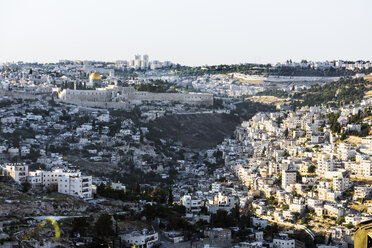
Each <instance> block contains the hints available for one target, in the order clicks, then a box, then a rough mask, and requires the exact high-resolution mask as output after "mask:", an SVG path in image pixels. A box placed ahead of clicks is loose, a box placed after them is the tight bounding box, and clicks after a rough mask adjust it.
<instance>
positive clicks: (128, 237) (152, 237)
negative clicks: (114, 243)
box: [119, 230, 159, 248]
mask: <svg viewBox="0 0 372 248" xmlns="http://www.w3.org/2000/svg"><path fill="white" fill-rule="evenodd" d="M119 236H120V238H121V240H122V241H124V242H126V243H127V244H129V245H135V246H136V247H138V248H151V247H153V245H154V244H155V243H156V242H157V241H158V239H159V236H158V233H157V232H147V230H144V231H142V232H139V231H134V232H130V233H124V234H119Z"/></svg>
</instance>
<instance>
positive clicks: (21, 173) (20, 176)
mask: <svg viewBox="0 0 372 248" xmlns="http://www.w3.org/2000/svg"><path fill="white" fill-rule="evenodd" d="M5 173H6V174H7V175H9V176H10V177H11V178H13V179H14V181H16V182H17V183H22V182H25V181H26V179H27V175H28V165H24V164H20V163H17V164H7V165H6V166H5Z"/></svg>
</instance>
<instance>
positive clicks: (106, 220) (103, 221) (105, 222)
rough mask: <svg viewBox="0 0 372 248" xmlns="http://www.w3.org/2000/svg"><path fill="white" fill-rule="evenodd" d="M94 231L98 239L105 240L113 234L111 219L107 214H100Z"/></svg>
mask: <svg viewBox="0 0 372 248" xmlns="http://www.w3.org/2000/svg"><path fill="white" fill-rule="evenodd" d="M94 231H95V233H96V235H97V236H98V237H99V238H105V237H108V236H111V235H113V234H114V230H113V229H112V219H111V216H110V215H109V214H108V213H102V214H101V215H100V216H99V218H98V220H97V221H96V223H95V225H94Z"/></svg>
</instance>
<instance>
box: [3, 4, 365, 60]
mask: <svg viewBox="0 0 372 248" xmlns="http://www.w3.org/2000/svg"><path fill="white" fill-rule="evenodd" d="M371 11H372V1H371V0H311V1H305V0H255V1H251V0H225V1H220V0H117V1H114V0H100V1H98V0H23V1H22V0H0V32H1V33H0V62H10V61H20V60H23V61H38V62H53V61H58V60H59V59H81V60H85V59H88V60H105V61H115V60H118V59H127V60H128V59H132V57H133V55H134V54H137V53H139V54H149V56H150V59H158V60H161V61H163V60H171V61H172V62H177V63H181V64H186V65H204V64H222V63H225V64H232V63H245V62H257V63H267V62H277V61H284V60H286V59H289V58H291V59H294V60H301V59H310V60H327V59H328V60H333V59H345V60H357V59H364V60H372V46H371V45H372V14H371Z"/></svg>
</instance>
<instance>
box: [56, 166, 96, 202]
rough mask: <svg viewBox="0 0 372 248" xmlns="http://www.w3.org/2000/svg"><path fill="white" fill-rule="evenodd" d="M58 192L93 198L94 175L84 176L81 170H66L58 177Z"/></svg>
mask: <svg viewBox="0 0 372 248" xmlns="http://www.w3.org/2000/svg"><path fill="white" fill-rule="evenodd" d="M58 192H59V193H61V194H66V195H72V196H78V197H81V198H84V199H90V198H92V177H91V176H82V175H81V172H64V173H63V174H62V175H60V176H59V179H58Z"/></svg>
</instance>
